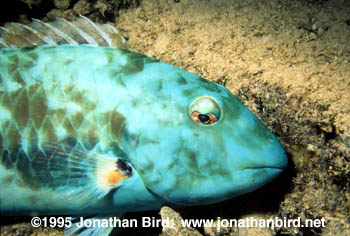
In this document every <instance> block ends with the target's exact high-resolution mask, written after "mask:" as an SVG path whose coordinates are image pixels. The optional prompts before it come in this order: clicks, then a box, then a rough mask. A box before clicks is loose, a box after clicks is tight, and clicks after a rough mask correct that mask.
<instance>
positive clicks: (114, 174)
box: [107, 170, 127, 186]
mask: <svg viewBox="0 0 350 236" xmlns="http://www.w3.org/2000/svg"><path fill="white" fill-rule="evenodd" d="M125 178H127V176H125V175H124V174H122V173H120V172H118V171H116V170H114V171H111V172H109V173H108V175H107V183H108V184H109V185H112V186H115V185H117V184H118V183H119V182H121V181H122V180H123V179H125Z"/></svg>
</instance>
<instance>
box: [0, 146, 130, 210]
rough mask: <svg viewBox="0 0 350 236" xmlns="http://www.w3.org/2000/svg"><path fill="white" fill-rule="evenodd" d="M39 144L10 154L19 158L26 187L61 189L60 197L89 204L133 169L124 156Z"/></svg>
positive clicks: (109, 189)
mask: <svg viewBox="0 0 350 236" xmlns="http://www.w3.org/2000/svg"><path fill="white" fill-rule="evenodd" d="M35 147H36V146H31V147H30V148H29V149H28V150H29V151H27V152H24V151H23V150H22V149H19V150H18V151H17V153H10V152H8V153H7V154H6V155H9V156H15V158H16V159H17V161H16V163H17V164H16V165H15V167H16V171H17V173H18V175H19V176H20V177H21V179H22V180H23V183H24V185H25V187H30V188H32V189H36V190H40V189H42V188H43V189H49V190H52V192H57V198H58V199H57V200H62V201H74V202H76V203H79V204H81V205H82V206H87V205H88V204H89V202H91V199H96V198H97V199H100V198H103V197H104V196H106V195H107V194H108V193H109V192H110V191H111V190H112V189H115V188H117V187H118V186H119V185H120V184H121V183H122V182H123V181H124V180H125V179H127V178H129V177H130V176H131V175H132V173H133V169H132V167H131V165H130V163H129V162H128V161H127V160H123V159H120V158H115V157H110V156H105V155H98V154H95V153H89V152H85V151H83V149H77V148H70V147H67V146H60V145H58V144H52V143H50V144H42V145H41V147H40V148H35Z"/></svg>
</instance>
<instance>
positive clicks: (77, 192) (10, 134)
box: [0, 22, 287, 215]
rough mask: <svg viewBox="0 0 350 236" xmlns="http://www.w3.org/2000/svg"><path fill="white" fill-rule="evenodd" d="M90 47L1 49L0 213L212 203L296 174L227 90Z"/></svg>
mask: <svg viewBox="0 0 350 236" xmlns="http://www.w3.org/2000/svg"><path fill="white" fill-rule="evenodd" d="M89 23H90V24H92V23H91V22H89ZM42 24H43V25H42V27H44V26H45V27H49V26H48V24H46V23H42ZM69 24H71V23H69ZM93 27H95V28H96V27H97V26H96V25H93ZM37 28H38V27H37ZM21 29H22V28H21ZM25 29H27V28H25ZM25 29H22V31H24V30H25ZM73 29H76V28H74V27H73ZM55 30H56V31H55V32H56V35H58V34H59V32H61V31H58V30H57V29H55ZM61 33H62V32H61ZM14 34H15V33H14ZM81 34H82V33H81V32H80V33H79V35H81ZM104 34H107V33H104ZM110 35H112V34H111V33H110ZM59 36H61V37H62V38H63V39H65V40H66V41H68V42H69V41H70V39H69V38H68V37H69V36H68V34H64V33H63V34H60V35H59ZM105 36H106V35H105ZM8 38H10V36H8ZM8 38H6V37H3V38H2V42H3V44H4V45H5V44H6V43H7V44H9V43H8V41H9V39H8ZM84 38H87V39H88V40H89V39H91V38H89V37H87V36H85V37H84ZM40 39H42V37H41V38H40ZM6 40H8V41H6ZM38 40H39V39H38ZM49 40H50V38H49V39H46V41H49ZM72 40H73V41H72V42H76V40H74V39H72ZM88 40H87V41H88ZM22 41H23V40H22ZM32 41H34V39H32ZM56 41H58V40H56ZM113 42H114V41H113V40H112V42H111V43H110V44H113ZM22 43H23V42H22ZM32 44H34V43H32ZM89 44H90V45H74V44H73V43H70V45H43V46H36V47H15V48H2V49H0V79H1V84H0V134H1V136H0V137H1V139H0V142H1V149H0V151H1V163H0V183H1V196H0V201H1V205H0V210H1V213H2V214H9V215H13V214H31V213H32V212H37V213H39V214H70V215H88V214H111V213H117V214H120V213H123V212H129V211H142V210H152V209H159V208H160V207H161V206H162V205H164V204H169V205H174V206H178V205H180V206H185V205H200V204H208V203H214V202H219V201H222V200H225V199H228V198H232V197H234V196H237V195H240V194H243V193H246V192H250V191H252V190H254V189H256V188H258V187H260V186H262V185H263V184H265V183H266V182H268V181H270V180H271V179H273V178H274V177H276V176H277V175H278V174H279V173H280V172H281V171H282V169H283V168H284V167H285V166H286V164H287V159H286V155H285V153H284V151H283V148H282V147H281V145H280V143H279V142H278V140H277V139H276V137H275V136H274V135H273V134H272V133H271V132H270V131H269V130H268V129H267V128H266V127H265V126H264V125H263V124H262V123H261V122H260V121H259V120H258V119H257V118H256V117H255V116H254V114H253V113H252V112H250V111H249V110H248V108H246V107H245V106H244V105H243V104H242V103H241V102H239V100H238V99H237V98H236V97H235V96H233V95H232V94H231V93H230V92H229V91H228V90H227V89H226V88H224V87H223V86H221V85H218V84H214V83H211V82H209V81H207V80H205V79H202V78H201V77H199V76H197V75H195V74H192V73H189V72H187V71H184V70H182V69H179V68H176V67H174V66H171V65H168V64H166V63H163V62H160V61H158V60H156V59H154V58H150V57H147V56H144V55H141V54H138V53H135V52H132V51H129V50H125V49H119V48H115V47H106V46H94V45H91V44H93V43H91V42H89ZM34 45H35V44H34Z"/></svg>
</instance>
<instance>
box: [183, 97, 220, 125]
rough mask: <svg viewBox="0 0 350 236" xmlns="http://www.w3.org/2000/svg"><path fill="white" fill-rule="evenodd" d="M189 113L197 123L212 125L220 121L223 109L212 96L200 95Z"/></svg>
mask: <svg viewBox="0 0 350 236" xmlns="http://www.w3.org/2000/svg"><path fill="white" fill-rule="evenodd" d="M189 115H190V116H191V118H192V120H194V121H195V122H197V123H201V124H204V125H211V124H214V123H216V122H217V121H219V119H220V115H221V109H220V106H219V105H218V104H217V103H216V101H215V100H214V99H213V98H212V97H199V98H197V99H195V100H194V101H193V102H192V104H191V105H190V109H189Z"/></svg>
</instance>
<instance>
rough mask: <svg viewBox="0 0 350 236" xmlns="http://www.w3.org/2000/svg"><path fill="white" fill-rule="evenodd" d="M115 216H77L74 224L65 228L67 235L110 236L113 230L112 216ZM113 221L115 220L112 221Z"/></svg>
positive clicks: (73, 221)
mask: <svg viewBox="0 0 350 236" xmlns="http://www.w3.org/2000/svg"><path fill="white" fill-rule="evenodd" d="M111 217H113V216H95V217H77V218H74V219H73V220H72V225H71V227H69V228H65V229H64V235H65V236H73V235H75V236H108V235H109V234H110V233H111V232H112V230H113V226H112V225H111V223H110V222H111V221H110V218H111ZM114 217H116V216H114ZM112 222H113V221H112Z"/></svg>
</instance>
